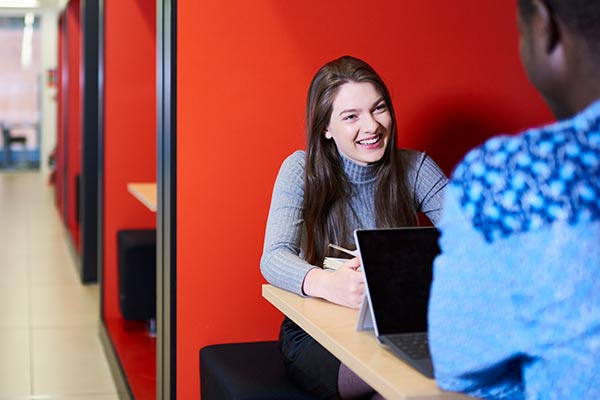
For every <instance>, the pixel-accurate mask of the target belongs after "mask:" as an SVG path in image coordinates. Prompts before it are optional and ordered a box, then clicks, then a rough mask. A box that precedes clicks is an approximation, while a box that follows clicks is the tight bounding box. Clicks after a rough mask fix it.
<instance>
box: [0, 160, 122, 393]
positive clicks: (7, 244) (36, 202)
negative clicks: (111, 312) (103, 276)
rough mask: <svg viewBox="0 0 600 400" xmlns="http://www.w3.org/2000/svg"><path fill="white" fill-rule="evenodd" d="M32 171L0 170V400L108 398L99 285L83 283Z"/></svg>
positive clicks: (47, 192)
mask: <svg viewBox="0 0 600 400" xmlns="http://www.w3.org/2000/svg"><path fill="white" fill-rule="evenodd" d="M67 240H68V239H67V233H66V230H65V229H64V227H63V225H62V223H61V221H60V218H59V215H58V210H57V208H56V205H55V202H54V191H53V188H52V186H49V185H48V184H47V182H46V179H45V177H43V176H42V174H40V173H39V172H17V173H8V172H0V354H1V358H0V400H20V399H23V400H25V399H39V400H42V399H43V400H53V399H65V400H115V399H118V396H117V394H116V388H115V385H114V383H113V379H112V376H111V374H110V370H109V367H108V363H107V361H106V358H105V356H104V351H103V349H102V345H101V343H100V339H99V335H98V332H99V324H100V319H99V305H98V300H99V297H98V285H97V284H93V285H82V284H81V283H80V281H79V277H78V272H77V270H76V266H75V264H74V261H73V258H72V255H71V250H70V249H69V247H68V242H67Z"/></svg>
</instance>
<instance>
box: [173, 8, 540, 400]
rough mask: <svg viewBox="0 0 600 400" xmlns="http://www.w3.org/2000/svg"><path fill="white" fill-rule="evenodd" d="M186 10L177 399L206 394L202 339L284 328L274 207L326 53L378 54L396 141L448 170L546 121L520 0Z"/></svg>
mask: <svg viewBox="0 0 600 400" xmlns="http://www.w3.org/2000/svg"><path fill="white" fill-rule="evenodd" d="M178 16H179V17H178V18H179V20H178V61H177V63H178V65H177V73H178V87H177V91H178V100H177V101H178V106H177V107H178V110H177V123H178V131H177V141H178V143H177V152H178V160H177V164H178V165H177V170H178V193H177V198H178V200H177V212H178V218H177V238H178V239H177V246H178V247H177V396H178V398H182V399H188V398H197V397H198V394H199V379H198V358H197V357H198V350H199V349H200V348H201V347H203V346H205V345H208V344H212V343H217V342H234V341H251V340H261V339H275V338H276V337H277V333H278V325H279V322H280V320H281V315H280V314H279V313H278V312H276V311H275V309H274V308H273V307H272V306H270V305H269V304H267V302H266V301H265V300H263V299H262V298H261V294H260V285H261V283H263V279H262V277H261V275H260V271H259V259H260V255H261V252H262V242H263V237H264V228H265V222H266V216H267V212H268V207H269V202H270V195H271V190H272V186H273V181H274V179H275V176H276V173H277V171H278V168H279V166H280V163H281V161H282V160H283V158H284V157H285V156H287V155H288V154H289V153H291V152H292V151H293V150H295V149H298V148H304V123H303V119H304V111H305V109H304V104H305V96H306V91H307V88H308V84H309V81H310V79H311V77H312V75H313V74H314V73H315V72H316V70H317V69H318V68H319V67H320V66H321V65H322V64H323V63H324V62H326V61H328V60H330V59H333V58H335V57H338V56H341V55H344V54H352V55H356V56H358V57H361V58H364V59H365V60H367V61H368V62H369V63H371V64H372V65H373V66H374V67H375V69H376V70H378V71H379V72H380V74H381V75H382V76H383V77H384V79H385V80H386V82H387V83H388V86H389V87H390V90H391V92H392V96H393V99H394V105H395V108H396V112H397V118H398V125H399V126H398V127H399V142H400V144H401V145H402V146H405V147H412V148H417V149H421V150H427V151H429V152H430V153H431V154H432V155H433V156H434V158H435V159H438V161H439V162H440V164H441V165H442V167H443V168H444V169H445V170H446V171H447V172H449V171H450V170H451V169H452V166H453V165H454V163H455V162H456V161H458V159H459V158H460V157H461V156H462V155H463V153H464V151H466V149H468V148H470V147H472V146H473V145H475V144H477V143H479V142H481V141H483V140H484V139H485V138H486V137H488V136H490V135H493V134H496V133H498V132H500V131H507V132H510V131H515V130H517V129H520V128H522V127H525V126H528V125H530V124H537V123H541V122H544V121H547V120H549V119H550V118H551V117H550V113H549V112H548V110H547V108H546V106H545V105H544V104H543V102H542V101H541V98H540V97H539V96H538V95H537V94H536V93H535V91H534V90H533V89H532V88H531V87H530V86H529V84H528V83H527V80H526V77H525V74H524V73H523V71H522V70H521V66H520V63H519V60H518V51H517V30H516V26H515V5H514V2H481V1H480V0H464V1H461V2H440V1H436V0H407V1H402V2H398V1H396V0H387V1H383V2H377V4H367V3H364V2H358V1H350V2H348V1H342V0H335V1H333V0H332V1H321V0H307V1H295V2H291V1H269V0H256V1H252V2H248V1H243V0H235V1H234V0H231V1H227V2H222V1H220V0H207V1H202V2H199V1H196V0H180V1H178Z"/></svg>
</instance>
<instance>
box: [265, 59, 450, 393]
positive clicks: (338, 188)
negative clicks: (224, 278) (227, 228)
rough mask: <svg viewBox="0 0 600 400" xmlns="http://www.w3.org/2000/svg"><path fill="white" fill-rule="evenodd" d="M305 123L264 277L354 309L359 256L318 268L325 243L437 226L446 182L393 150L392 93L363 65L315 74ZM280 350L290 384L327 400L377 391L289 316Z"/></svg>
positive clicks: (280, 190)
mask: <svg viewBox="0 0 600 400" xmlns="http://www.w3.org/2000/svg"><path fill="white" fill-rule="evenodd" d="M306 126H307V128H306V129H307V150H306V152H304V151H296V152H295V153H293V154H291V155H290V156H289V157H288V158H287V159H286V160H285V161H284V162H283V165H282V166H281V169H280V171H279V175H278V176H277V180H276V182H275V187H274V189H273V197H272V200H271V209H270V211H269V217H268V221H267V229H266V235H265V244H264V251H263V256H262V258H261V271H262V274H263V276H264V277H265V278H266V279H267V280H268V281H269V282H270V283H271V284H273V285H275V286H278V287H280V288H283V289H286V290H289V291H292V292H294V293H297V294H299V295H301V296H312V297H320V298H323V299H326V300H329V301H331V302H333V303H337V304H340V305H343V306H347V307H352V308H358V307H359V306H360V303H361V301H362V298H363V295H364V281H363V276H362V273H361V272H359V271H357V268H358V266H359V265H358V260H357V259H356V258H354V259H351V260H349V261H348V262H346V263H345V264H344V265H343V266H342V267H340V268H339V269H337V270H335V271H331V270H325V269H323V268H321V266H322V265H323V260H324V258H325V256H326V255H328V254H327V252H328V244H329V243H334V244H337V245H340V246H343V247H346V248H349V249H354V248H355V245H354V243H353V239H352V234H353V231H354V230H355V229H357V228H385V227H397V226H411V225H416V224H417V212H423V213H424V214H425V215H427V216H428V217H429V219H430V220H431V221H432V222H433V223H436V222H437V220H438V215H439V211H440V208H441V205H442V192H443V189H444V187H445V185H446V177H445V176H444V174H443V172H442V171H441V170H440V169H439V167H438V166H437V165H436V164H435V163H434V162H433V161H432V160H431V159H430V158H429V157H428V156H427V155H426V154H425V153H421V152H417V151H412V150H401V149H398V148H397V147H396V118H395V115H394V109H393V106H392V101H391V98H390V94H389V92H388V89H387V87H386V86H385V84H384V82H383V80H382V79H381V78H380V77H379V75H378V74H377V73H376V72H375V71H374V70H373V68H371V67H370V66H369V65H368V64H367V63H365V62H364V61H361V60H359V59H356V58H353V57H348V56H346V57H342V58H339V59H337V60H333V61H331V62H329V63H327V64H325V65H324V66H323V67H321V69H320V70H319V71H318V72H317V74H316V75H315V77H314V78H313V80H312V82H311V85H310V88H309V92H308V100H307V110H306ZM280 346H281V351H282V354H283V357H284V360H285V363H286V367H287V370H288V375H289V377H290V379H291V380H292V381H294V382H295V383H296V384H297V385H298V386H300V387H302V388H304V389H305V390H306V391H308V392H310V393H313V394H315V395H317V396H319V397H320V398H331V399H337V398H343V399H346V398H358V397H363V396H365V395H369V394H372V393H373V390H372V389H371V388H370V387H368V386H367V385H366V384H365V383H364V382H362V380H360V378H358V377H357V376H356V375H354V374H353V373H352V372H351V371H350V370H349V369H348V368H346V367H345V366H344V365H340V362H339V361H338V360H337V359H336V358H335V357H334V356H332V355H331V354H330V353H329V352H328V351H327V350H325V349H324V348H323V347H322V346H321V345H319V344H318V343H317V342H316V341H315V340H314V339H312V337H310V336H309V335H308V334H306V333H305V332H304V331H303V330H302V329H300V328H299V327H298V326H297V325H295V324H294V323H293V322H292V321H291V320H289V319H287V318H286V319H285V320H284V321H283V324H282V326H281V332H280Z"/></svg>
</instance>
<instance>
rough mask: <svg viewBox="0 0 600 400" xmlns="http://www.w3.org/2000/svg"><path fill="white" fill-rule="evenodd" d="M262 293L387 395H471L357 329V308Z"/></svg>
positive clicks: (266, 288)
mask: <svg viewBox="0 0 600 400" xmlns="http://www.w3.org/2000/svg"><path fill="white" fill-rule="evenodd" d="M262 295H263V297H264V298H265V299H267V300H268V301H269V302H270V303H271V304H273V305H274V306H275V307H276V308H278V309H279V311H281V312H282V313H284V314H285V315H287V316H288V317H289V318H290V319H291V320H293V321H294V322H295V323H296V324H298V325H299V326H300V327H301V328H302V329H304V330H305V331H306V332H307V333H308V334H309V335H311V336H312V337H313V338H315V340H317V341H318V342H319V343H321V345H323V346H324V347H325V348H326V349H327V350H329V351H330V352H331V353H332V354H333V355H335V356H336V357H337V358H338V359H339V360H340V361H341V362H343V363H344V364H345V365H347V366H348V368H350V369H351V370H352V371H354V372H355V373H356V374H357V375H359V376H360V377H361V378H362V379H363V380H364V381H365V382H367V383H368V384H369V385H371V386H372V387H373V388H374V389H375V390H377V392H379V393H380V394H381V395H382V396H384V397H385V398H386V399H420V400H423V399H456V400H458V399H461V400H464V399H469V397H468V396H464V395H461V394H458V393H452V392H444V391H442V390H440V389H438V387H437V386H436V384H435V381H434V380H433V379H428V378H426V377H425V376H423V375H421V374H420V373H419V372H417V371H416V370H415V369H413V368H412V367H410V366H409V365H408V364H406V363H404V362H403V361H402V360H400V359H399V358H397V357H396V356H394V355H393V354H392V353H391V352H390V351H389V350H387V349H386V348H385V347H383V346H382V345H380V344H379V342H377V339H376V338H375V335H374V333H373V331H361V332H358V331H356V329H355V326H356V319H357V317H358V311H357V310H352V309H349V308H346V307H342V306H338V305H336V304H333V303H329V302H327V301H325V300H321V299H314V298H303V297H300V296H298V295H296V294H294V293H291V292H288V291H286V290H282V289H279V288H277V287H275V286H272V285H263V287H262Z"/></svg>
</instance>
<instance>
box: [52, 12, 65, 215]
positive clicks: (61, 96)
mask: <svg viewBox="0 0 600 400" xmlns="http://www.w3.org/2000/svg"><path fill="white" fill-rule="evenodd" d="M65 19H66V18H65V14H61V15H60V17H59V19H58V57H57V60H58V66H57V70H58V91H57V94H56V96H57V99H58V106H57V113H58V117H57V121H56V154H55V160H56V165H55V171H56V172H55V178H54V195H55V199H56V207H57V208H58V211H59V215H60V216H61V219H63V207H64V198H63V197H64V196H63V190H64V176H63V172H62V171H63V169H64V165H65V160H64V157H65V151H64V150H63V146H64V140H65V135H64V126H65V121H64V120H65V118H64V112H65V106H66V93H67V91H66V88H67V82H68V74H67V72H68V70H67V62H66V60H65V56H66V52H65V47H66V43H65V41H66V35H65V31H64V30H65V24H66V22H65ZM63 222H64V221H63Z"/></svg>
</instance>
